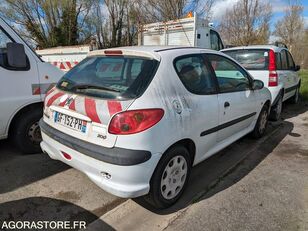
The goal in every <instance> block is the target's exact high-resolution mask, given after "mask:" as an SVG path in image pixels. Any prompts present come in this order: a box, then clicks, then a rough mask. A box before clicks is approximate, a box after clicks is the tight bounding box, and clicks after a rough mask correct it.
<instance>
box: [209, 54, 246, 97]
mask: <svg viewBox="0 0 308 231" xmlns="http://www.w3.org/2000/svg"><path fill="white" fill-rule="evenodd" d="M207 57H208V59H209V61H210V63H211V65H212V67H213V69H214V71H215V74H216V77H217V81H218V85H219V89H220V92H222V93H225V92H234V91H245V90H249V89H250V81H249V77H248V74H247V73H246V72H245V71H244V70H243V69H242V68H241V67H240V66H238V65H237V64H236V63H234V62H233V61H231V60H230V59H228V58H226V57H223V56H220V55H214V54H208V55H207Z"/></svg>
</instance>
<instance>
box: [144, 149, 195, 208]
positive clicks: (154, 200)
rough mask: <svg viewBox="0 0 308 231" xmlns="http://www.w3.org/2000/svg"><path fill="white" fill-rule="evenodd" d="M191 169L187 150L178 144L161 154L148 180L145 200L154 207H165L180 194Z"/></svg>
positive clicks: (173, 201) (172, 202)
mask: <svg viewBox="0 0 308 231" xmlns="http://www.w3.org/2000/svg"><path fill="white" fill-rule="evenodd" d="M190 171H191V158H190V155H189V152H188V150H187V149H186V148H185V147H183V146H180V145H177V146H174V147H172V148H171V149H169V150H168V151H167V152H166V153H165V154H163V156H162V159H161V160H160V161H159V163H158V165H157V167H156V169H155V171H154V174H153V176H152V178H151V181H150V192H149V194H148V195H146V196H145V199H146V201H148V202H149V203H150V204H152V205H153V206H154V207H155V208H167V207H169V206H171V205H172V204H174V203H175V202H176V201H177V200H178V199H179V198H180V197H181V195H182V193H183V191H184V189H185V187H186V185H187V181H188V178H189V175H190Z"/></svg>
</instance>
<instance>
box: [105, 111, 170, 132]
mask: <svg viewBox="0 0 308 231" xmlns="http://www.w3.org/2000/svg"><path fill="white" fill-rule="evenodd" d="M163 116H164V110H163V109H143V110H131V111H125V112H121V113H118V114H116V115H115V116H114V117H113V118H112V120H111V122H110V124H109V128H108V132H109V133H111V134H115V135H128V134H135V133H138V132H142V131H144V130H147V129H149V128H150V127H152V126H154V125H155V124H157V123H158V122H159V121H160V120H161V119H162V118H163Z"/></svg>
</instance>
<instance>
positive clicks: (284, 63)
mask: <svg viewBox="0 0 308 231" xmlns="http://www.w3.org/2000/svg"><path fill="white" fill-rule="evenodd" d="M280 55H281V70H287V69H288V60H287V52H286V51H285V50H282V51H281V52H280Z"/></svg>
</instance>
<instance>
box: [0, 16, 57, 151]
mask: <svg viewBox="0 0 308 231" xmlns="http://www.w3.org/2000/svg"><path fill="white" fill-rule="evenodd" d="M62 75H63V72H62V71H61V70H59V69H58V68H56V67H54V66H53V65H51V64H49V63H45V62H44V61H43V60H41V59H40V57H39V56H38V55H37V54H36V53H35V52H34V51H33V50H32V49H31V48H30V47H29V46H28V45H27V43H26V42H25V41H24V40H23V39H22V38H21V37H20V36H19V35H18V34H17V33H16V32H15V31H14V30H13V28H11V27H10V26H9V25H8V24H7V23H6V22H5V21H4V20H3V19H1V18H0V81H1V85H0V111H1V113H0V139H5V138H8V137H9V138H11V139H12V141H13V142H14V144H15V145H16V146H17V147H18V148H19V149H21V151H22V152H24V153H35V152H39V151H40V146H39V143H40V141H41V136H40V130H39V126H38V121H39V119H40V118H41V117H42V111H43V100H44V97H45V93H46V92H47V91H48V90H49V89H51V88H52V87H53V86H54V84H55V83H56V82H57V81H58V80H59V79H60V77H61V76H62Z"/></svg>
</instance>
